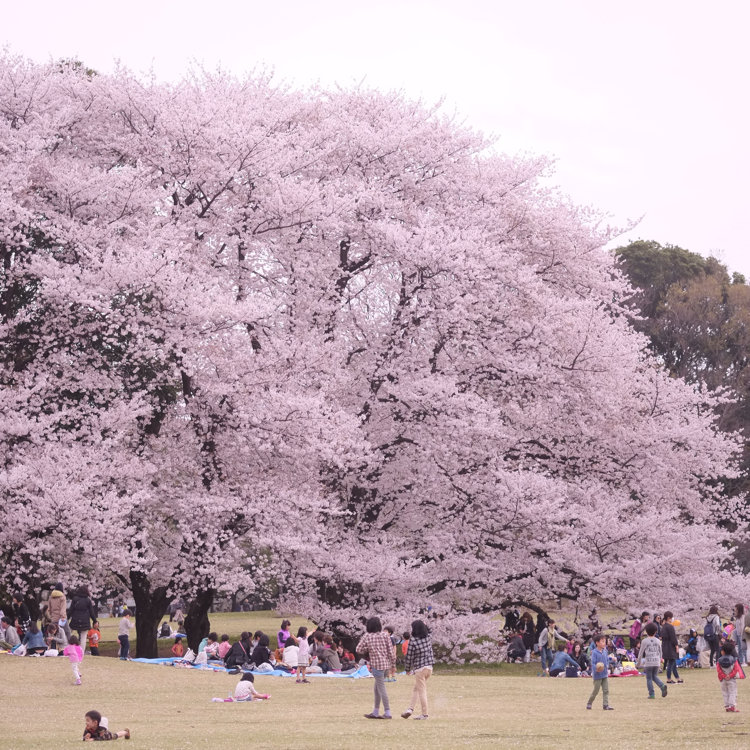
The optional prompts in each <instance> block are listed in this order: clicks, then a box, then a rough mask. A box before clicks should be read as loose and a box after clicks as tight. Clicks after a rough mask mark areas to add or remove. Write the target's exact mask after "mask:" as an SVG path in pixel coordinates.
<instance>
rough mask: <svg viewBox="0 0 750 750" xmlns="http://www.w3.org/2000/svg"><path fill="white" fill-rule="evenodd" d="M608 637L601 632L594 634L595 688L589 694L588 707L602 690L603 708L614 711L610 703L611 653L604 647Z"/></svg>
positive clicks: (593, 663)
mask: <svg viewBox="0 0 750 750" xmlns="http://www.w3.org/2000/svg"><path fill="white" fill-rule="evenodd" d="M605 641H606V638H605V637H604V636H603V635H602V634H601V633H599V634H598V635H595V636H594V645H595V648H594V649H592V651H591V676H592V677H593V678H594V689H593V690H592V692H591V695H590V696H589V700H588V703H586V708H589V709H590V708H591V705H592V704H593V702H594V700H595V699H596V696H597V694H598V692H599V690H600V689H601V691H602V704H603V705H602V708H603V709H604V710H605V711H613V710H614V709H613V708H612V706H610V705H609V679H608V678H609V654H608V653H607V649H606V648H605V647H604V643H605Z"/></svg>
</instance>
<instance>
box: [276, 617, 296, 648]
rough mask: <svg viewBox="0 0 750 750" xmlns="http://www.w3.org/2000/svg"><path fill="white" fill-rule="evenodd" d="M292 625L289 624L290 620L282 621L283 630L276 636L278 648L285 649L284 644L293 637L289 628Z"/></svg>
mask: <svg viewBox="0 0 750 750" xmlns="http://www.w3.org/2000/svg"><path fill="white" fill-rule="evenodd" d="M291 624H292V623H291V622H289V620H282V621H281V629H280V630H279V632H278V633H277V634H276V643H277V644H278V648H284V644H285V643H286V642H287V641H288V640H289V637H290V636H291V633H290V632H289V626H290V625H291Z"/></svg>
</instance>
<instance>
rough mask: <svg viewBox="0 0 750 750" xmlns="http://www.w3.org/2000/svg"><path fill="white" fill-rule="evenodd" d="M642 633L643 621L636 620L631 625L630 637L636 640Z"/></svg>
mask: <svg viewBox="0 0 750 750" xmlns="http://www.w3.org/2000/svg"><path fill="white" fill-rule="evenodd" d="M640 634H641V621H640V620H636V621H635V622H634V623H633V624H632V625H631V626H630V637H631V638H632V639H633V640H635V639H636V638H637V637H638V636H639V635H640Z"/></svg>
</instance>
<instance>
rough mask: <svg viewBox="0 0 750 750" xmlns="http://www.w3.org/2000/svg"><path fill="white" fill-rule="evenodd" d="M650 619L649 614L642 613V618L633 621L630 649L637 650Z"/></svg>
mask: <svg viewBox="0 0 750 750" xmlns="http://www.w3.org/2000/svg"><path fill="white" fill-rule="evenodd" d="M648 618H649V614H648V612H641V616H640V617H639V618H638V619H637V620H634V621H633V624H632V625H631V626H630V648H632V649H635V647H636V641H637V640H638V639H639V638H640V637H641V633H642V631H643V629H644V628H645V627H646V623H647V622H648Z"/></svg>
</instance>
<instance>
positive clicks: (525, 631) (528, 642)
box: [518, 612, 536, 651]
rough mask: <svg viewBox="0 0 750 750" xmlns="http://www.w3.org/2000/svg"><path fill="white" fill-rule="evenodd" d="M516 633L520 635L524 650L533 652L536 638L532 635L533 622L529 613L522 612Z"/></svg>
mask: <svg viewBox="0 0 750 750" xmlns="http://www.w3.org/2000/svg"><path fill="white" fill-rule="evenodd" d="M518 632H519V633H520V634H521V638H523V645H524V646H525V648H526V650H527V651H533V650H534V644H535V643H536V637H535V633H534V620H533V618H532V617H531V613H530V612H524V613H523V614H522V615H521V619H520V621H519V623H518Z"/></svg>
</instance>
